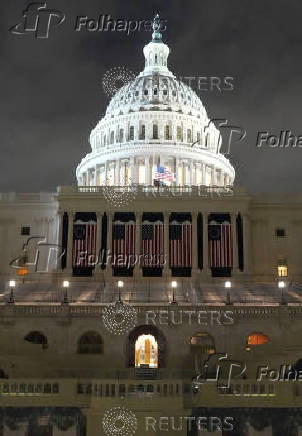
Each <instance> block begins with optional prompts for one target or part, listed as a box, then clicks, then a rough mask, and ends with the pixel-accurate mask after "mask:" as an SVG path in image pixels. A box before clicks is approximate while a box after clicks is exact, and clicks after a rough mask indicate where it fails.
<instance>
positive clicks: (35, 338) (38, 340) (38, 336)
mask: <svg viewBox="0 0 302 436" xmlns="http://www.w3.org/2000/svg"><path fill="white" fill-rule="evenodd" d="M24 340H25V341H27V342H30V343H31V344H35V345H42V348H47V338H46V336H44V335H43V333H41V332H37V331H34V332H30V333H28V335H26V336H25V338H24Z"/></svg>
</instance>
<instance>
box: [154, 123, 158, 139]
mask: <svg viewBox="0 0 302 436" xmlns="http://www.w3.org/2000/svg"><path fill="white" fill-rule="evenodd" d="M153 139H158V125H157V124H153Z"/></svg>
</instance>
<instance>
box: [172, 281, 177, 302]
mask: <svg viewBox="0 0 302 436" xmlns="http://www.w3.org/2000/svg"><path fill="white" fill-rule="evenodd" d="M171 286H172V289H173V291H172V303H174V304H175V303H176V300H175V289H176V288H177V282H176V281H175V280H173V281H172V283H171Z"/></svg>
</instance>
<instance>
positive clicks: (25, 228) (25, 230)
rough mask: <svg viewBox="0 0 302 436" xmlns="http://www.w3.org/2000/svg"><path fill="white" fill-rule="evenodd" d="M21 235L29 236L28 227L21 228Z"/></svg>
mask: <svg viewBox="0 0 302 436" xmlns="http://www.w3.org/2000/svg"><path fill="white" fill-rule="evenodd" d="M21 235H22V236H29V235H30V227H23V226H22V227H21Z"/></svg>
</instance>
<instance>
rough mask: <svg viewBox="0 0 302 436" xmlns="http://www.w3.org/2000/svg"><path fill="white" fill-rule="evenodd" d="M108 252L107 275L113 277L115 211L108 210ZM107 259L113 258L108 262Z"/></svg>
mask: <svg viewBox="0 0 302 436" xmlns="http://www.w3.org/2000/svg"><path fill="white" fill-rule="evenodd" d="M106 214H107V252H106V268H105V270H104V272H105V275H106V276H107V277H109V278H110V277H112V268H111V267H112V265H113V255H112V223H113V212H107V211H106ZM107 259H111V260H110V262H109V263H107Z"/></svg>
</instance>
